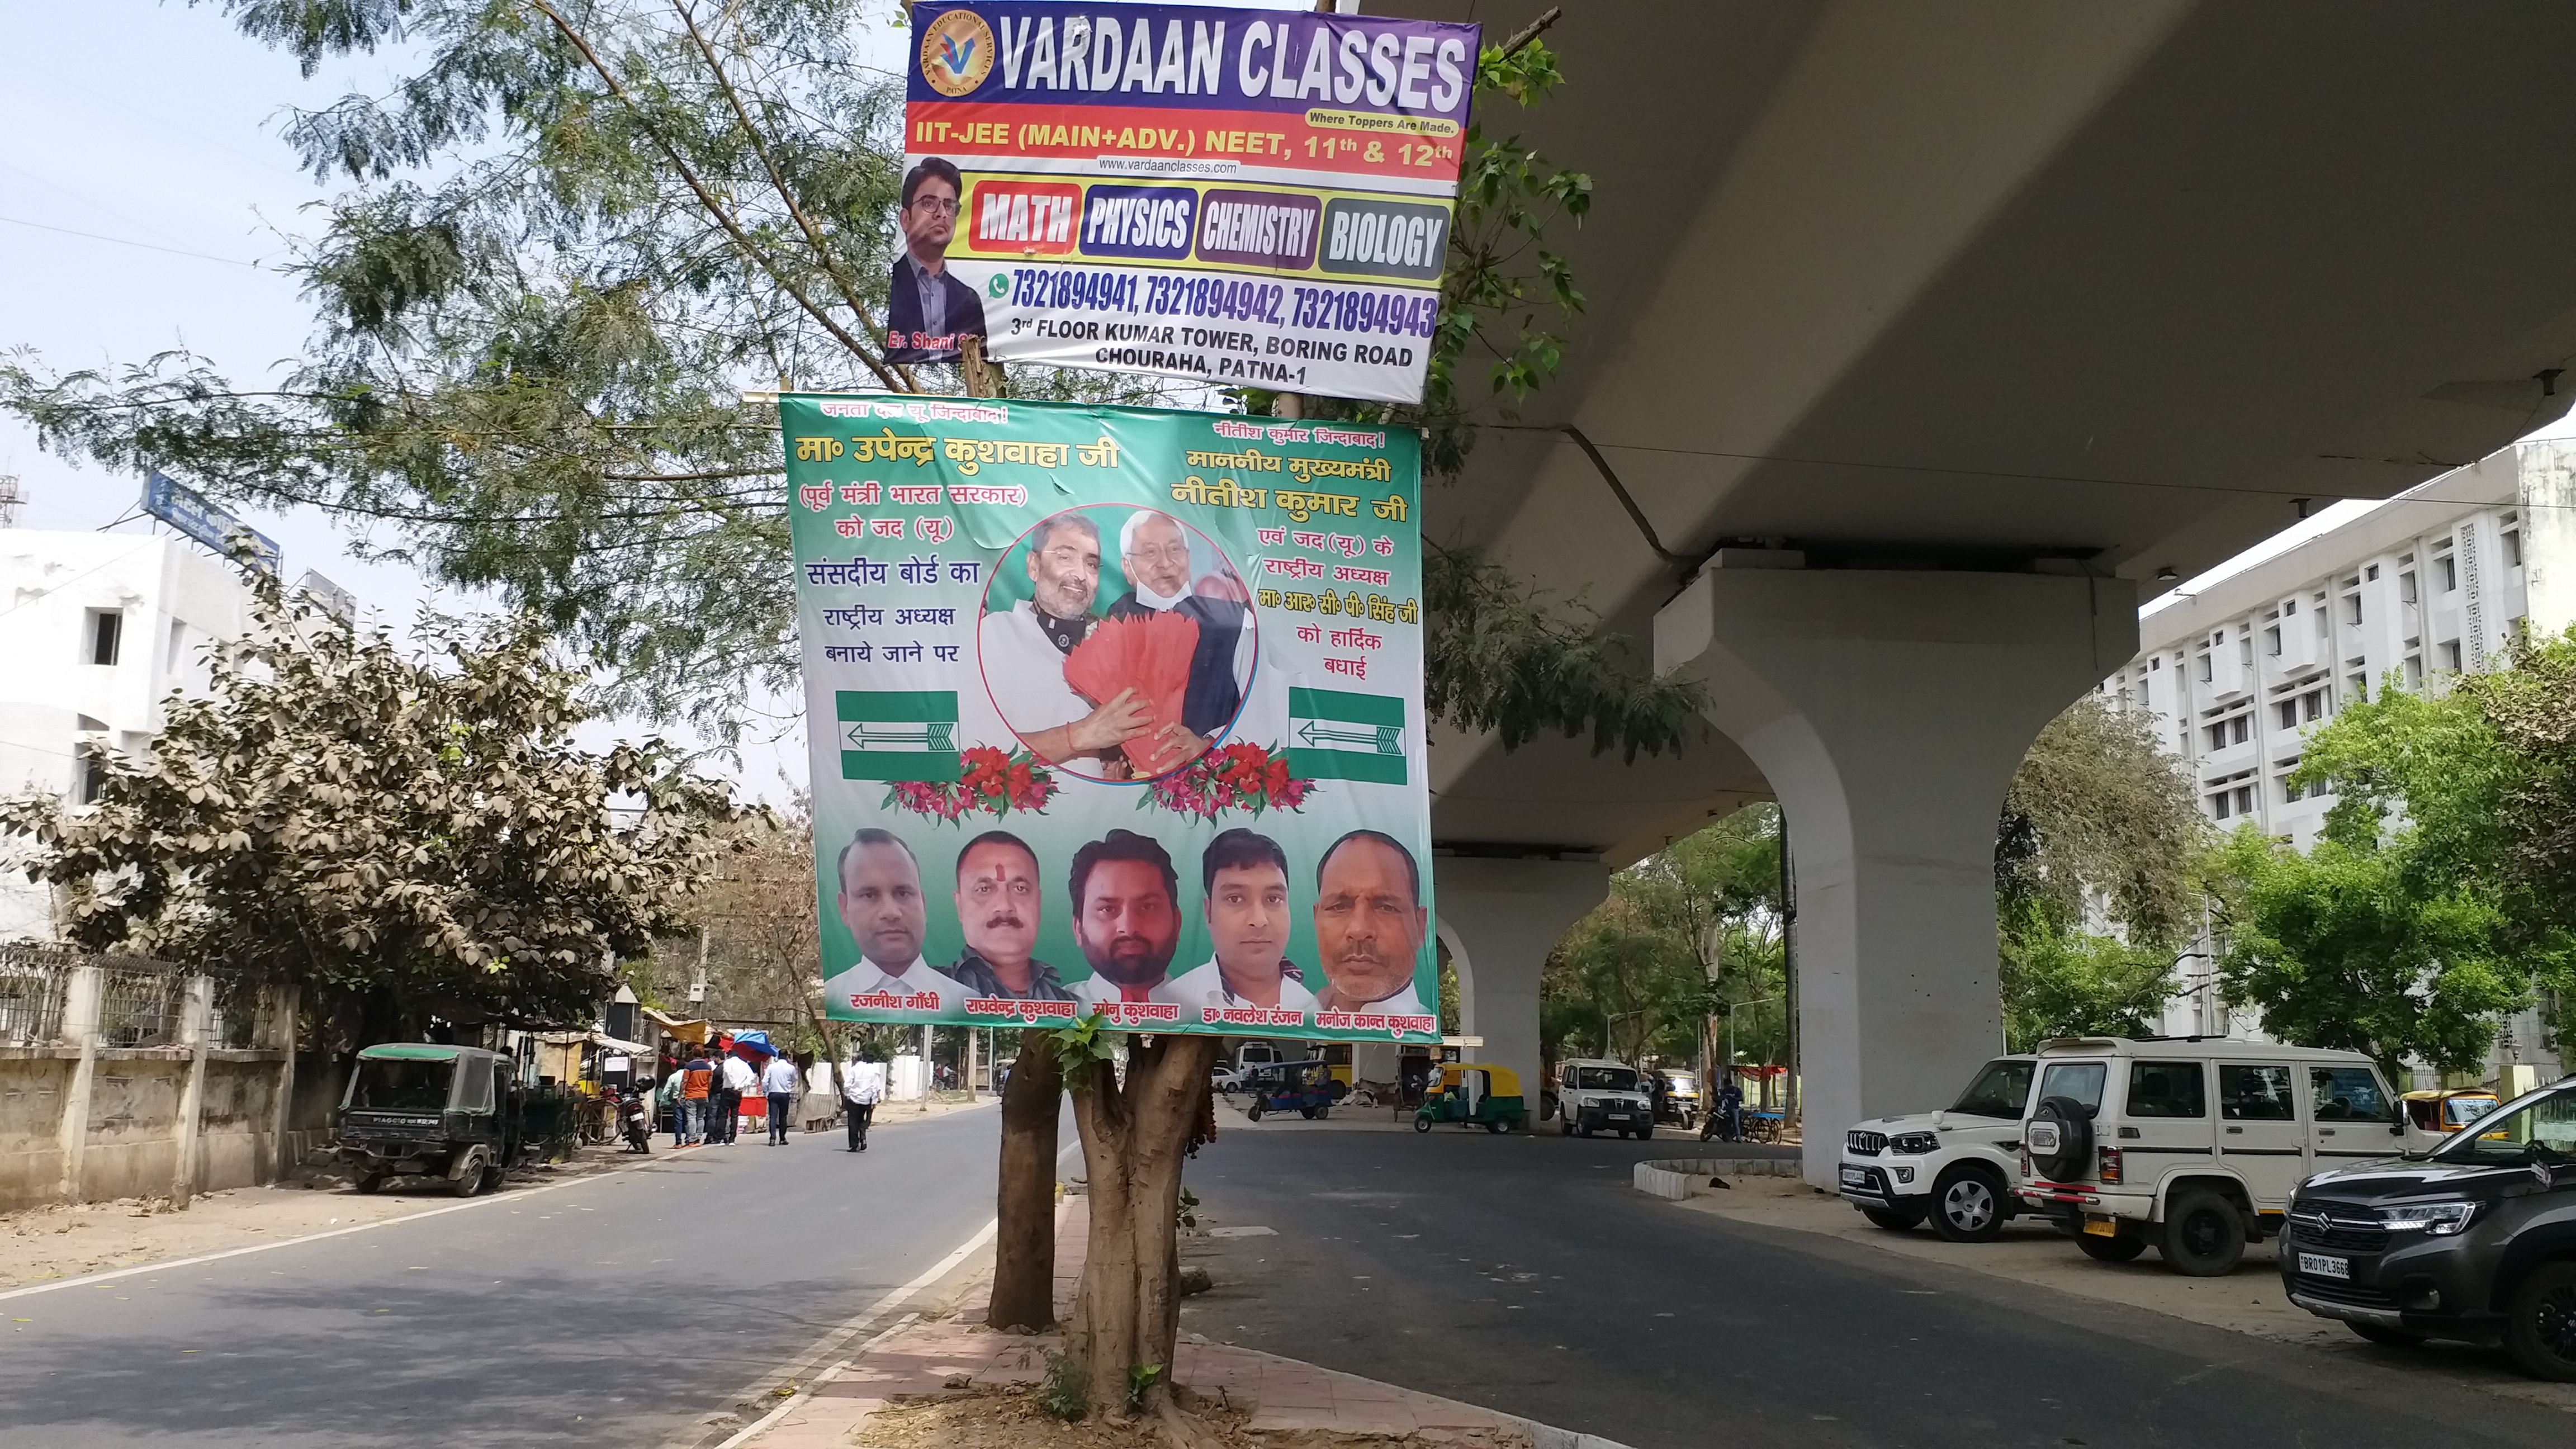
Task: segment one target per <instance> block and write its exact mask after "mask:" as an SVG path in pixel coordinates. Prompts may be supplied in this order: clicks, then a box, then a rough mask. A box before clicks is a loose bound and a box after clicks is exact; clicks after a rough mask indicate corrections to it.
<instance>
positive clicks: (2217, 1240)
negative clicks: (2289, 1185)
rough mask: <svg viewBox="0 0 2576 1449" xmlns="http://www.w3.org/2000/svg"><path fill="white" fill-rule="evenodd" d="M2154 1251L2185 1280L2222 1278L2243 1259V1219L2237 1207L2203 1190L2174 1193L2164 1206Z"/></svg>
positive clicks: (2233, 1269)
mask: <svg viewBox="0 0 2576 1449" xmlns="http://www.w3.org/2000/svg"><path fill="white" fill-rule="evenodd" d="M2156 1249H2157V1251H2159V1252H2161V1253H2162V1254H2164V1260H2165V1266H2166V1267H2168V1268H2171V1269H2173V1270H2174V1271H2175V1272H2177V1273H2180V1274H2182V1275H2184V1276H2185V1277H2189V1278H2223V1277H2225V1276H2226V1275H2228V1274H2230V1273H2233V1272H2235V1271H2236V1265H2237V1263H2238V1262H2239V1261H2240V1260H2242V1259H2243V1258H2244V1256H2245V1219H2243V1218H2242V1217H2239V1216H2237V1213H2236V1204H2234V1203H2232V1202H2229V1201H2228V1200H2227V1199H2225V1198H2223V1197H2220V1196H2219V1195H2218V1194H2216V1193H2214V1192H2211V1191H2208V1190H2207V1189H2205V1188H2200V1189H2192V1190H2189V1191H2185V1192H2181V1193H2177V1194H2175V1195H2174V1198H2173V1200H2172V1201H2171V1202H2168V1203H2167V1204H2166V1205H2165V1220H2164V1224H2163V1226H2162V1229H2161V1232H2160V1235H2159V1236H2158V1237H2157V1239H2156Z"/></svg>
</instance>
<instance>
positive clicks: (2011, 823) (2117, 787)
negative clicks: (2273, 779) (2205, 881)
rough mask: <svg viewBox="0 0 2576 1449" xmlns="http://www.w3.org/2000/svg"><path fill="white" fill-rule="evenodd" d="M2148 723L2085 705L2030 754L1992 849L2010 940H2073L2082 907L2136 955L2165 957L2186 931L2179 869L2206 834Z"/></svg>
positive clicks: (2183, 875) (2186, 903)
mask: <svg viewBox="0 0 2576 1449" xmlns="http://www.w3.org/2000/svg"><path fill="white" fill-rule="evenodd" d="M2152 719H2153V716H2151V715H2148V714H2146V713H2144V712H2142V711H2141V712H2135V713H2130V712H2120V711H2114V710H2112V709H2110V708H2108V707H2106V706H2105V705H2104V703H2103V702H2102V700H2101V699H2100V697H2098V696H2095V695H2086V696H2084V697H2083V698H2082V699H2079V700H2077V701H2076V702H2075V703H2074V704H2072V705H2070V706H2068V707H2067V708H2066V710H2065V711H2064V712H2063V713H2061V714H2059V715H2058V717H2057V718H2056V719H2053V720H2051V721H2049V724H2048V727H2047V728H2046V729H2044V730H2042V731H2040V735H2039V738H2038V739H2037V740H2035V741H2033V742H2032V744H2031V747H2030V750H2029V752H2028V753H2027V754H2026V755H2024V756H2023V758H2022V762H2021V766H2020V768H2018V769H2017V770H2015V771H2014V772H2013V782H2012V786H2011V788H2010V790H2009V792H2008V793H2007V794H2006V795H2005V797H2004V813H2003V819H2002V822H2001V824H2000V825H1999V827H1998V830H1997V838H1996V845H1995V890H1996V895H1997V898H1998V899H1999V901H2000V902H2001V903H2002V910H2003V912H2004V914H2005V915H2006V916H2007V917H2008V918H2011V919H2013V920H2014V921H2016V922H2017V923H2019V924H2018V925H2017V927H2016V929H2020V930H2036V929H2039V928H2040V927H2041V925H2042V924H2045V925H2047V926H2050V927H2053V928H2054V929H2056V930H2059V931H2072V930H2075V929H2077V928H2078V927H2079V926H2081V925H2082V923H2083V920H2084V916H2085V904H2086V900H2087V898H2088V897H2090V896H2098V897H2100V898H2102V899H2103V900H2104V902H2105V903H2106V904H2107V906H2108V908H2109V914H2110V917H2111V919H2112V920H2113V921H2115V922H2117V923H2118V924H2119V926H2120V928H2121V929H2122V930H2123V931H2124V932H2125V933H2126V934H2127V936H2128V939H2130V940H2131V941H2134V942H2137V943H2139V944H2141V945H2145V946H2176V945H2179V944H2180V942H2181V941H2182V940H2183V939H2185V938H2187V937H2189V936H2190V935H2191V933H2192V932H2193V930H2194V929H2196V928H2197V926H2198V924H2199V921H2198V900H2197V895H2196V891H2195V884H2194V882H2193V880H2192V877H2191V867H2192V861H2193V859H2194V857H2195V856H2196V855H2197V853H2198V851H2199V850H2200V849H2201V846H2202V842H2203V840H2204V838H2205V836H2206V834H2207V826H2206V824H2205V823H2204V822H2203V820H2202V818H2201V814H2200V810H2199V807H2198V805H2197V804H2196V803H2195V802H2194V799H2193V794H2194V791H2193V786H2192V782H2191V781H2190V779H2189V778H2188V777H2186V776H2185V775H2184V774H2183V772H2182V770H2181V768H2180V767H2179V766H2178V765H2177V764H2176V763H2175V760H2174V758H2173V756H2172V755H2170V754H2168V753H2167V752H2166V751H2165V750H2164V749H2163V748H2162V747H2161V746H2160V745H2158V744H2157V742H2156V738H2155V733H2154V730H2155V726H2154V724H2153V723H2152ZM2034 912H2036V913H2037V914H2036V915H2034V914H2033V913H2034Z"/></svg>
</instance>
